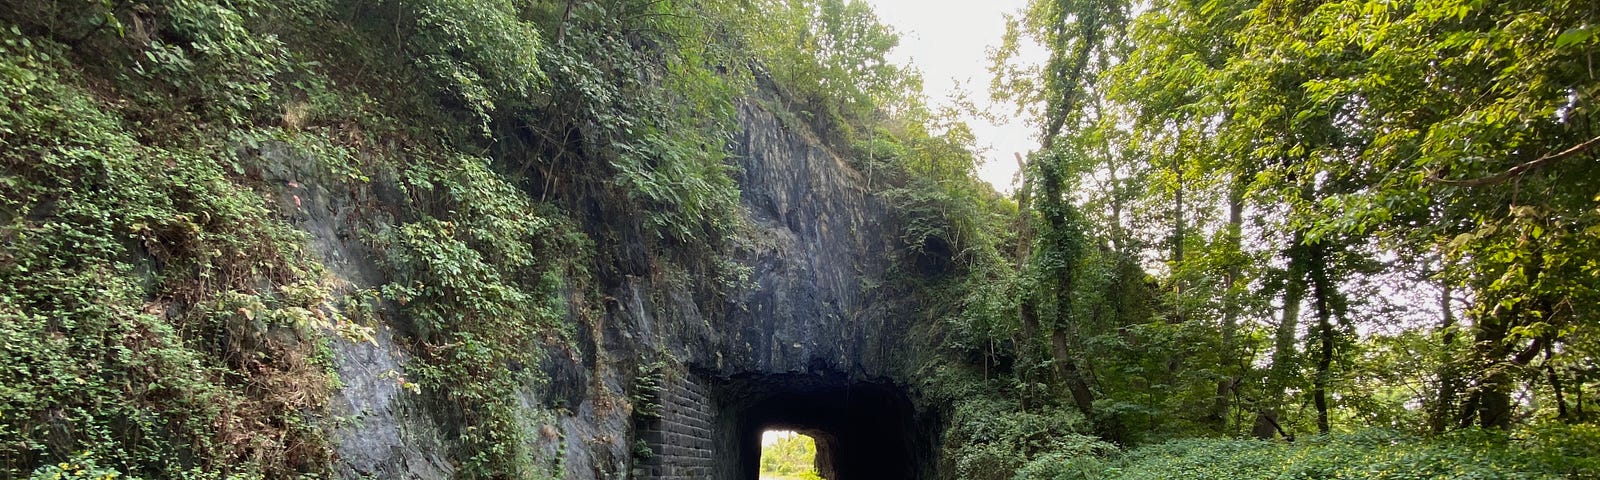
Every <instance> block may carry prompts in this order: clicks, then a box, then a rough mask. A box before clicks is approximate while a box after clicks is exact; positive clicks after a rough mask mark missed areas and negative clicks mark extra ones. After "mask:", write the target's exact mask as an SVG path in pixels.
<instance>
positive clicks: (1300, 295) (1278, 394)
mask: <svg viewBox="0 0 1600 480" xmlns="http://www.w3.org/2000/svg"><path fill="white" fill-rule="evenodd" d="M1304 241H1305V235H1304V234H1302V233H1296V234H1295V235H1294V239H1293V240H1292V243H1291V244H1290V245H1289V248H1288V249H1286V250H1285V251H1284V254H1285V255H1286V256H1288V257H1289V271H1288V272H1286V274H1285V276H1284V279H1283V318H1282V319H1281V320H1279V321H1278V329H1277V332H1276V334H1275V335H1274V337H1275V338H1274V341H1273V350H1272V366H1271V367H1269V370H1268V372H1267V385H1268V386H1267V392H1266V395H1265V396H1264V397H1263V398H1262V401H1263V402H1265V404H1266V405H1267V406H1266V407H1265V408H1262V409H1260V413H1259V416H1261V417H1264V418H1265V419H1267V420H1270V421H1271V422H1273V424H1276V422H1277V420H1278V413H1277V409H1278V408H1279V407H1280V406H1281V405H1283V404H1285V403H1288V402H1285V401H1284V398H1283V396H1284V392H1285V391H1287V390H1288V386H1289V380H1290V379H1291V378H1294V376H1295V371H1296V370H1298V365H1299V361H1298V358H1299V353H1298V352H1297V351H1296V348H1295V345H1296V343H1297V342H1296V340H1297V336H1296V333H1298V330H1299V328H1300V302H1301V301H1303V300H1305V295H1306V290H1307V289H1306V284H1305V283H1304V281H1305V278H1306V273H1305V264H1306V261H1305V259H1304V256H1305V253H1304V251H1305V247H1304V246H1303V245H1301V243H1302V242H1304ZM1260 423H1262V418H1258V419H1257V424H1260ZM1256 433H1258V434H1259V433H1260V430H1259V429H1258V430H1257V432H1256ZM1270 435H1271V432H1268V437H1263V438H1270Z"/></svg>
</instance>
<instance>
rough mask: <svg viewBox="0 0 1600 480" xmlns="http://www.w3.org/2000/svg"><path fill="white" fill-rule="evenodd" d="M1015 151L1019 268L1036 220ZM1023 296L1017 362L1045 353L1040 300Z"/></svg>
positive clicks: (1022, 166)
mask: <svg viewBox="0 0 1600 480" xmlns="http://www.w3.org/2000/svg"><path fill="white" fill-rule="evenodd" d="M1014 154H1015V155H1016V158H1017V168H1018V171H1021V172H1023V173H1022V185H1021V188H1018V189H1017V221H1016V229H1017V248H1016V262H1017V265H1018V267H1019V269H1021V268H1025V267H1026V264H1027V262H1028V257H1029V255H1030V254H1031V253H1032V251H1033V221H1032V218H1031V217H1032V212H1033V204H1032V198H1031V197H1032V193H1033V188H1032V186H1033V185H1032V180H1031V176H1030V175H1028V165H1027V163H1026V162H1025V161H1024V160H1023V158H1022V154H1021V153H1014ZM1020 297H1021V298H1020V300H1019V301H1018V302H1017V318H1018V320H1019V323H1021V324H1022V338H1021V339H1019V341H1018V342H1017V356H1018V357H1020V358H1019V359H1018V360H1019V362H1018V365H1026V364H1027V363H1028V362H1029V361H1038V360H1039V359H1042V358H1043V356H1042V355H1038V354H1037V353H1038V350H1039V349H1038V348H1037V345H1038V342H1039V312H1038V309H1037V306H1036V305H1035V303H1036V302H1037V301H1038V300H1037V295H1036V294H1035V292H1034V291H1026V292H1022V294H1021V295H1020ZM1016 372H1017V373H1016V374H1017V375H1018V376H1019V377H1024V376H1025V375H1027V372H1026V369H1025V368H1017V369H1016ZM1022 380H1024V381H1031V380H1029V379H1028V378H1022ZM1029 397H1030V396H1029V395H1023V396H1022V401H1023V405H1024V408H1026V406H1027V403H1028V399H1029Z"/></svg>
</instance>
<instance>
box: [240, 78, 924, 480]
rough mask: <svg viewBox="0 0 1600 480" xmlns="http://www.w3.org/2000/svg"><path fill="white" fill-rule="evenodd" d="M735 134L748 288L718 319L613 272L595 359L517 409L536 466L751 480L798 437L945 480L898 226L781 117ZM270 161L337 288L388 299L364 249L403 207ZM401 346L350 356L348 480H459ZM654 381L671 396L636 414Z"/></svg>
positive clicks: (588, 347)
mask: <svg viewBox="0 0 1600 480" xmlns="http://www.w3.org/2000/svg"><path fill="white" fill-rule="evenodd" d="M740 117H741V121H742V125H743V132H742V133H741V134H740V135H739V136H738V137H737V138H735V139H734V142H733V147H734V154H735V156H736V158H737V161H738V167H739V171H738V172H737V173H736V174H735V177H736V180H737V181H738V183H739V185H740V189H741V191H742V194H741V196H742V204H743V209H744V213H745V216H746V219H747V221H748V224H749V225H750V227H751V228H749V229H747V230H748V232H747V233H746V234H744V235H741V236H742V237H744V238H743V240H742V241H741V243H740V244H739V245H738V247H737V248H736V255H735V260H736V261H737V262H739V263H740V264H741V265H743V266H744V267H745V268H748V270H749V273H750V274H749V277H748V282H747V283H746V284H745V285H744V286H743V287H741V288H737V289H736V290H735V293H733V294H731V295H727V296H722V297H717V300H715V301H707V300H705V299H704V298H703V297H704V296H703V295H702V296H698V297H697V295H695V294H694V292H693V289H692V288H691V287H689V286H686V285H684V284H683V283H684V282H673V281H669V280H664V279H663V278H662V277H665V275H662V274H661V272H655V271H648V272H638V271H637V270H638V269H637V267H635V268H633V269H630V268H616V269H610V270H609V271H611V272H632V273H626V274H625V273H606V272H607V269H605V268H602V273H601V275H609V276H610V277H612V278H601V279H599V281H598V283H599V284H600V285H603V286H604V290H605V291H603V292H602V293H603V294H604V295H605V296H606V297H607V306H606V307H607V308H606V313H605V315H603V316H602V318H598V319H593V320H584V319H578V318H574V319H573V321H574V322H580V323H586V324H584V325H580V326H579V328H578V329H577V330H578V331H579V333H580V335H579V337H580V338H579V339H578V340H579V343H580V344H581V345H580V350H581V351H579V352H565V353H553V354H551V356H550V358H549V359H548V360H547V361H546V362H545V364H544V365H541V366H540V367H541V368H542V369H543V370H544V373H545V376H546V377H548V378H549V379H550V381H549V382H548V383H547V384H546V385H542V386H540V387H538V388H530V389H529V391H527V392H525V395H524V396H523V398H521V399H520V401H521V402H522V403H523V404H524V405H526V406H528V409H529V411H530V419H529V427H530V428H531V429H532V431H534V432H536V434H535V435H533V436H534V437H535V438H534V439H533V442H535V445H532V447H533V450H534V451H536V452H541V453H542V454H543V455H545V456H546V457H547V458H544V459H542V461H548V462H549V465H550V466H551V468H552V470H553V471H552V472H551V473H552V475H553V476H557V477H559V478H568V479H585V478H663V479H668V478H670V479H688V478H716V479H727V480H734V479H739V480H743V479H754V478H755V477H756V467H757V463H758V459H759V454H760V445H759V437H760V433H761V431H762V430H763V429H765V428H769V427H783V428H788V429H794V430H799V431H802V432H806V433H808V434H811V435H812V436H813V437H814V438H816V439H818V444H819V449H820V450H821V451H822V454H823V457H824V460H825V461H824V462H822V463H825V464H826V465H824V467H825V468H824V469H825V470H827V473H829V474H830V476H829V478H834V479H843V480H852V479H857V478H874V479H878V478H886V479H902V478H905V479H909V478H932V477H933V473H934V472H933V465H934V464H935V462H934V460H933V455H934V452H935V448H936V445H935V439H936V438H937V436H938V431H939V429H938V426H937V418H938V416H937V415H935V414H934V412H931V411H930V410H928V409H927V408H926V406H924V405H921V404H919V400H918V398H917V396H916V395H915V393H914V392H913V391H912V390H911V389H910V388H909V387H908V386H907V385H908V384H909V383H910V382H909V381H908V380H909V378H910V377H909V375H910V372H911V371H912V369H913V367H914V366H915V365H916V364H917V363H918V360H919V356H918V355H919V354H920V352H917V351H915V350H914V349H913V348H912V345H913V342H912V341H911V339H910V338H909V337H908V336H909V335H911V333H910V332H913V331H915V330H916V328H915V327H916V325H915V321H914V320H913V319H914V318H916V316H914V315H909V314H907V312H911V311H913V310H914V308H915V306H912V305H905V304H904V302H903V301H900V300H899V299H896V298H893V296H892V295H890V294H889V293H887V292H885V291H883V289H881V288H878V287H877V286H878V285H882V284H883V283H884V277H885V275H886V274H887V272H888V271H889V269H890V267H891V266H892V262H893V257H894V255H896V253H895V252H896V248H895V247H896V235H897V231H896V228H895V222H894V217H893V215H892V212H891V211H890V209H889V208H888V206H887V205H885V203H884V202H883V201H882V200H880V199H879V198H877V197H875V196H874V195H872V194H871V193H870V190H869V185H868V183H869V181H870V179H869V178H864V175H862V174H861V173H859V172H856V171H855V170H853V169H852V168H850V167H849V166H848V165H847V164H846V163H845V161H844V160H843V159H841V158H840V157H839V156H838V155H836V154H835V153H833V152H832V151H830V150H829V149H828V148H826V147H825V146H823V144H822V142H819V141H817V140H816V139H815V138H814V136H812V135H810V134H809V133H807V132H806V131H805V130H804V129H798V130H797V129H794V128H791V127H790V126H788V125H786V123H785V122H783V121H781V120H780V119H779V116H778V115H776V114H774V113H773V112H772V111H771V110H770V109H769V107H766V106H763V105H762V104H761V103H760V102H756V101H747V102H744V103H742V104H741V106H740ZM259 155H260V158H261V159H262V161H263V164H265V165H267V166H268V167H267V174H266V176H267V177H268V178H267V180H268V181H269V182H270V183H273V184H276V185H279V186H280V191H279V194H280V196H282V197H283V199H282V200H283V202H284V207H285V208H284V211H286V212H291V213H290V214H289V215H290V217H291V220H292V221H294V222H295V223H296V224H297V225H299V226H301V227H302V228H303V229H305V230H306V231H308V232H310V233H311V237H312V247H313V248H312V250H313V251H314V252H315V253H317V254H319V255H321V257H322V258H323V260H324V264H325V265H328V266H329V269H330V270H331V271H332V273H333V274H334V275H336V276H338V277H340V278H341V279H342V280H343V281H344V282H347V283H348V284H349V285H350V287H351V288H352V289H354V288H365V287H371V286H374V285H379V284H381V283H382V282H383V281H384V273H383V271H382V269H381V268H380V267H379V266H378V265H377V264H376V260H375V259H374V258H373V256H372V253H371V252H370V251H367V249H365V248H364V247H362V246H361V243H360V240H359V238H358V235H356V232H359V231H361V230H362V229H364V228H371V227H373V226H376V225H381V224H383V223H385V222H392V221H393V220H392V219H388V218H386V217H384V216H383V215H382V214H381V212H382V210H383V209H381V208H378V209H371V208H365V209H364V207H362V206H363V205H381V204H383V203H384V202H385V201H391V200H392V199H388V198H386V197H387V196H388V194H386V193H385V192H384V190H383V187H382V186H381V185H382V184H383V183H384V182H383V181H382V179H375V181H374V182H373V183H372V184H371V185H372V186H367V187H360V188H356V189H355V190H354V191H347V190H350V189H349V188H348V187H333V186H329V185H323V184H321V183H320V182H319V181H318V180H317V179H318V178H323V177H324V176H323V175H320V174H319V173H318V172H314V171H309V169H310V167H308V165H312V164H313V163H314V162H309V161H306V159H304V158H298V157H297V156H296V154H294V153H292V152H289V151H286V150H283V149H274V148H272V147H270V146H269V147H267V148H264V149H262V151H261V152H259ZM590 201H591V202H592V201H593V200H592V199H590ZM580 203H581V200H580ZM291 205H292V207H291ZM373 212H380V213H373ZM600 217H603V215H602V216H600ZM596 218H597V217H596V216H591V217H590V218H588V219H586V220H585V221H589V222H594V221H597V220H596ZM599 221H604V220H599ZM588 227H589V228H591V229H601V230H603V229H605V228H610V226H607V225H590V226H588ZM618 228H625V227H618ZM618 238H629V237H627V236H625V235H624V236H619V237H618ZM620 242H621V243H627V242H629V241H628V240H622V241H620ZM611 247H612V248H615V249H619V250H625V251H644V250H647V248H646V246H644V245H626V244H623V245H612V246H611ZM647 268H648V267H647ZM640 273H643V274H640ZM587 323H592V324H587ZM397 335H400V333H391V332H390V331H389V330H388V329H386V328H380V329H379V330H378V331H377V332H376V334H375V335H374V340H373V341H372V342H370V343H358V344H350V343H345V344H341V345H338V346H336V348H335V352H336V363H337V365H336V366H337V371H338V374H339V378H340V379H341V381H342V382H343V384H344V388H343V390H342V391H341V392H339V394H338V395H336V398H335V399H334V400H333V405H332V406H331V410H332V412H331V414H332V416H333V418H335V419H337V420H336V421H330V422H329V423H330V424H331V425H330V427H331V428H332V430H333V432H334V434H333V436H332V439H333V440H334V441H335V442H336V443H337V446H336V450H337V452H338V454H339V464H338V465H337V470H338V472H339V475H340V476H341V477H342V478H396V479H402V478H406V479H440V478H450V477H451V475H452V467H451V462H450V461H449V458H448V453H449V448H448V445H449V443H450V441H451V439H448V438H443V437H442V436H441V433H440V432H443V431H447V429H444V428H441V426H440V425H437V424H435V418H436V417H435V416H432V415H429V414H428V412H427V408H428V406H427V405H422V404H421V401H420V400H418V399H417V396H416V395H412V394H410V392H408V391H406V390H405V389H403V388H400V382H398V381H396V378H397V377H398V376H402V375H404V371H405V365H406V362H407V360H408V355H407V353H406V352H405V349H404V348H402V347H400V346H399V344H398V343H397V342H396V341H395V339H396V336H397ZM399 343H403V342H399ZM647 362H651V363H652V364H653V365H657V366H658V368H657V369H656V370H654V371H653V373H652V374H653V375H657V376H659V380H661V384H662V388H661V390H660V391H659V393H654V394H651V395H640V392H639V391H637V390H638V389H637V388H635V385H636V384H637V381H638V379H637V378H635V377H637V376H639V372H641V366H643V365H645V364H646V363H647ZM645 403H649V404H650V405H649V406H651V407H653V408H644V407H645V406H646V405H644V404H645ZM657 411H658V412H659V414H655V412H657ZM534 412H549V413H548V414H535V413H534Z"/></svg>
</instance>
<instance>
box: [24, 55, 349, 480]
mask: <svg viewBox="0 0 1600 480" xmlns="http://www.w3.org/2000/svg"><path fill="white" fill-rule="evenodd" d="M0 51H3V54H0V72H3V74H0V94H3V96H4V98H5V100H4V103H3V104H0V146H3V148H0V198H3V200H0V222H3V224H0V238H4V245H5V247H4V248H3V249H0V338H3V340H0V365H4V367H0V459H4V460H0V470H4V471H10V472H28V471H35V472H36V474H37V475H46V476H48V475H55V474H62V475H78V474H93V475H101V474H107V473H111V472H123V473H126V474H128V475H129V476H146V477H152V478H222V477H230V476H231V477H236V478H250V477H252V476H273V477H279V478H282V477H290V476H294V475H296V474H300V473H310V474H314V473H317V472H321V471H322V469H323V468H325V463H324V462H325V461H326V459H327V455H328V454H327V452H326V448H325V444H324V441H323V440H322V438H321V434H320V433H319V432H318V431H316V429H315V428H313V427H312V426H311V419H309V418H308V414H311V413H313V412H314V411H315V410H316V409H318V408H320V405H321V403H322V401H323V400H322V399H323V398H324V397H325V395H326V393H327V391H328V387H329V385H330V384H329V381H328V378H327V377H326V376H325V373H324V371H323V369H322V368H323V367H322V366H319V365H317V364H316V361H315V360H314V357H315V348H316V345H317V344H318V343H319V340H318V337H319V335H320V334H319V332H320V331H321V330H322V329H324V328H328V327H330V326H331V325H332V324H335V323H338V322H340V321H341V320H340V318H339V316H338V313H337V311H336V310H334V309H333V308H332V307H331V306H330V305H328V304H327V302H328V298H329V292H330V289H329V287H327V286H325V285H323V284H322V280H321V275H322V274H321V270H320V268H319V267H318V266H316V265H315V264H314V263H311V262H309V261H308V260H307V259H306V258H305V257H304V256H303V255H302V253H301V252H300V244H301V243H302V242H303V240H304V239H303V237H302V236H301V235H300V234H299V233H297V232H295V231H294V230H293V229H292V228H290V227H288V226H287V225H285V224H283V223H282V222H280V221H278V220H276V219H275V218H274V217H273V215H272V214H271V213H270V212H271V210H270V209H269V208H268V207H267V202H266V201H265V200H264V199H263V198H262V196H261V195H260V194H258V193H257V192H256V191H255V190H254V188H253V185H252V184H251V183H249V181H248V180H247V179H245V178H241V177H238V176H235V175H232V174H230V169H229V168H228V166H229V165H230V164H232V163H234V162H235V161H236V160H237V158H236V155H237V152H236V151H234V150H233V149H231V148H223V147H219V146H217V145H213V144H209V143H206V142H201V141H185V139H182V138H179V139H168V140H169V141H168V142H164V143H155V142H150V141H148V140H146V138H148V136H147V135H148V133H149V131H148V130H142V129H138V128H136V127H135V126H134V125H135V124H134V123H133V122H130V121H128V120H127V119H125V118H123V117H122V116H121V115H120V113H121V112H120V111H119V110H118V109H117V108H116V104H115V103H107V102H105V101H104V100H103V99H102V98H101V97H100V96H98V95H96V94H95V93H94V92H93V91H91V90H89V89H87V88H85V87H84V86H82V85H83V82H84V80H83V79H82V78H79V77H77V76H75V72H76V70H75V69H73V68H71V67H70V66H69V65H70V60H69V58H70V55H71V53H70V52H69V51H68V50H67V49H66V48H65V46H64V45H61V44H57V43H55V42H53V41H51V40H47V39H40V38H37V37H26V36H23V35H22V34H21V31H20V29H18V28H16V27H15V26H9V25H7V26H3V27H0ZM217 94H218V95H224V94H221V93H217ZM62 462H66V464H67V465H68V466H61V465H60V464H61V463H62ZM95 465H98V466H95ZM79 467H81V468H79ZM36 468H40V469H42V470H35V469H36ZM86 472H87V473H86Z"/></svg>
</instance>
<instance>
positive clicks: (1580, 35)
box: [1556, 25, 1594, 48]
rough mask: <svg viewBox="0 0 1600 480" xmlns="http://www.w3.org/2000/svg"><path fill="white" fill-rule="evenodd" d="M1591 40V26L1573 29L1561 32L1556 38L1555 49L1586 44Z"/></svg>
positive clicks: (1592, 30) (1592, 28)
mask: <svg viewBox="0 0 1600 480" xmlns="http://www.w3.org/2000/svg"><path fill="white" fill-rule="evenodd" d="M1591 38H1594V26H1593V25H1585V26H1582V27H1575V28H1572V29H1568V30H1567V31H1565V32H1561V35H1560V36H1557V37H1556V48H1561V47H1565V46H1568V45H1576V44H1579V43H1583V42H1587V41H1589V39H1591Z"/></svg>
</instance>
